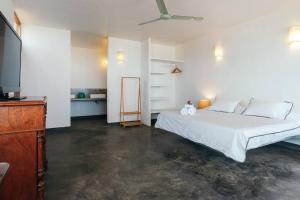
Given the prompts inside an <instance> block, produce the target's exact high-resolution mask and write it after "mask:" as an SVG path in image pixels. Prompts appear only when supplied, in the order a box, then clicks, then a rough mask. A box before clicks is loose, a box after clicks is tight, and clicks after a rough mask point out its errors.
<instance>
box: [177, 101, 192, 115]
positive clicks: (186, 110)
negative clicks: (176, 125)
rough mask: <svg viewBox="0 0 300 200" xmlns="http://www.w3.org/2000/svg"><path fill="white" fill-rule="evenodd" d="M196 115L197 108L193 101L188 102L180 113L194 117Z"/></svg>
mask: <svg viewBox="0 0 300 200" xmlns="http://www.w3.org/2000/svg"><path fill="white" fill-rule="evenodd" d="M195 113H196V108H195V106H194V105H193V103H192V101H188V102H187V103H186V104H185V105H184V107H183V108H182V109H181V111H180V114H181V115H194V114H195Z"/></svg>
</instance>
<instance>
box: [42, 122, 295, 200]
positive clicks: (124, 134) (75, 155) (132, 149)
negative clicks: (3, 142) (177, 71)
mask: <svg viewBox="0 0 300 200" xmlns="http://www.w3.org/2000/svg"><path fill="white" fill-rule="evenodd" d="M292 147H293V146H291V147H286V146H285V144H279V145H278V144H277V145H269V146H267V147H263V148H259V149H256V150H251V151H249V152H248V153H247V161H246V162H245V163H237V162H234V161H233V160H231V159H228V158H225V157H224V156H223V155H222V154H220V153H217V152H215V151H212V150H210V149H207V148H205V147H203V146H200V145H197V144H194V143H192V142H190V141H188V140H186V139H183V138H181V137H179V136H177V135H175V134H172V133H168V132H165V131H162V130H158V129H154V128H150V127H145V126H142V127H135V128H126V129H124V128H120V127H119V126H118V125H107V124H106V123H105V120H103V119H81V120H73V121H72V128H67V129H57V130H50V131H48V132H47V156H48V161H49V170H48V173H47V176H46V181H47V184H46V199H47V200H60V199H63V200H75V199H80V200H83V199H84V200H85V199H88V200H102V199H103V200H119V199H120V200H123V199H124V200H136V199H141V200H148V199H156V200H169V199H170V200H177V199H178V200H179V199H180V200H181V199H184V200H185V199H197V200H200V199H207V200H218V199H225V200H226V199H228V200H231V199H241V200H242V199H243V200H244V199H258V200H262V199H271V200H276V199H280V200H281V199H287V200H294V199H295V200H296V199H300V150H299V149H298V148H297V147H293V148H292Z"/></svg>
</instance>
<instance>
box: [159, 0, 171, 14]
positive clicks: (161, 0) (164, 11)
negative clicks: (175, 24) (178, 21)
mask: <svg viewBox="0 0 300 200" xmlns="http://www.w3.org/2000/svg"><path fill="white" fill-rule="evenodd" d="M156 3H157V6H158V9H159V12H160V14H162V15H168V14H169V13H168V10H167V7H166V4H165V2H164V0H156Z"/></svg>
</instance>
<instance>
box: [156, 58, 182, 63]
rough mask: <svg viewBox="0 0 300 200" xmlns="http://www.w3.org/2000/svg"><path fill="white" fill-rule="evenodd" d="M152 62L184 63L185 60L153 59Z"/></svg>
mask: <svg viewBox="0 0 300 200" xmlns="http://www.w3.org/2000/svg"><path fill="white" fill-rule="evenodd" d="M151 60H152V61H158V62H169V63H184V60H177V59H164V58H151Z"/></svg>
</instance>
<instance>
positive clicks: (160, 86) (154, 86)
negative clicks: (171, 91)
mask: <svg viewBox="0 0 300 200" xmlns="http://www.w3.org/2000/svg"><path fill="white" fill-rule="evenodd" d="M151 87H153V88H165V87H168V86H167V85H151Z"/></svg>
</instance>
